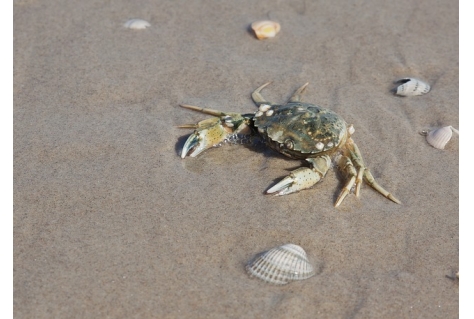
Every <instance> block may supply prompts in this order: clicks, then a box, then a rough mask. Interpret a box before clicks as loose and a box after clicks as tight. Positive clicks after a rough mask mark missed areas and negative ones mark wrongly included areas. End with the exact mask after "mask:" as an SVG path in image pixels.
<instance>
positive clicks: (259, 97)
mask: <svg viewBox="0 0 474 319" xmlns="http://www.w3.org/2000/svg"><path fill="white" fill-rule="evenodd" d="M270 83H272V82H267V83H265V84H264V85H261V86H259V87H258V88H257V89H256V90H255V91H253V93H252V100H253V101H254V103H255V104H256V105H257V106H260V105H262V104H270V105H272V104H273V103H270V102H268V101H267V100H265V98H264V97H263V96H262V95H261V94H260V91H261V90H262V89H263V88H264V87H266V86H267V85H268V84H270Z"/></svg>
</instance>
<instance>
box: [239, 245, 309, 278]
mask: <svg viewBox="0 0 474 319" xmlns="http://www.w3.org/2000/svg"><path fill="white" fill-rule="evenodd" d="M246 269H247V272H248V273H249V274H250V275H251V276H253V277H257V278H260V279H262V280H263V281H266V282H269V283H272V284H276V285H285V284H287V283H289V282H290V281H294V280H303V279H307V278H310V277H311V276H314V274H315V271H314V268H313V266H312V265H311V264H310V262H309V260H308V257H307V256H306V252H305V251H304V250H303V248H301V247H300V246H298V245H294V244H286V245H283V246H279V247H275V248H272V249H270V250H268V251H266V252H264V253H261V254H259V255H257V256H256V257H255V258H254V259H253V260H252V261H251V262H250V263H249V264H248V265H247V267H246Z"/></svg>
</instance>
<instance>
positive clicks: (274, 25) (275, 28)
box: [251, 20, 280, 40]
mask: <svg viewBox="0 0 474 319" xmlns="http://www.w3.org/2000/svg"><path fill="white" fill-rule="evenodd" d="M251 28H252V29H253V31H254V32H255V35H256V36H257V38H258V39H259V40H263V39H267V38H273V37H275V36H276V35H277V33H278V32H279V31H280V24H279V23H278V22H274V21H269V20H264V21H256V22H254V23H252V25H251Z"/></svg>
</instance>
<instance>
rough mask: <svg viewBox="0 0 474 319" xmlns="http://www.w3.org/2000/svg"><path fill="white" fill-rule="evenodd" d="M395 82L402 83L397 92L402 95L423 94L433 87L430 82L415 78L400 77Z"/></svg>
mask: <svg viewBox="0 0 474 319" xmlns="http://www.w3.org/2000/svg"><path fill="white" fill-rule="evenodd" d="M395 83H401V85H399V86H398V87H397V90H396V92H395V93H396V94H397V95H401V96H414V95H423V94H426V93H428V92H429V91H430V89H431V88H430V86H429V84H428V83H425V82H423V81H421V80H418V79H414V78H405V79H400V80H398V81H397V82H395Z"/></svg>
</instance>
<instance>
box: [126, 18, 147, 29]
mask: <svg viewBox="0 0 474 319" xmlns="http://www.w3.org/2000/svg"><path fill="white" fill-rule="evenodd" d="M123 26H124V27H125V28H129V29H134V30H141V29H146V28H148V27H149V26H150V23H149V22H148V21H145V20H142V19H131V20H128V21H127V22H125V24H124V25H123Z"/></svg>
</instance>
